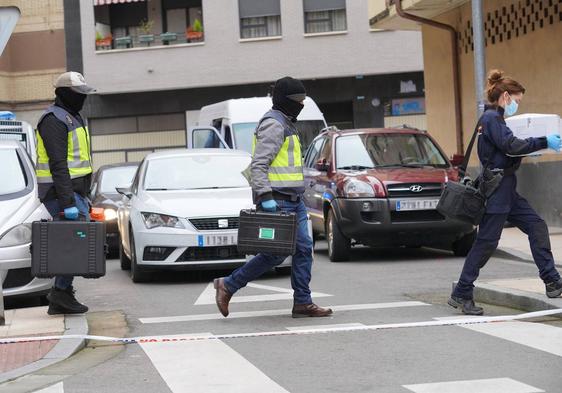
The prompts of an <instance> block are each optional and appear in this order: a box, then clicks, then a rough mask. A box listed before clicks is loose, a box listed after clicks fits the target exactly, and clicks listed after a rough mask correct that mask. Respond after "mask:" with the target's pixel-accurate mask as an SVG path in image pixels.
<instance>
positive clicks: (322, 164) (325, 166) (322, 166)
mask: <svg viewBox="0 0 562 393" xmlns="http://www.w3.org/2000/svg"><path fill="white" fill-rule="evenodd" d="M314 168H316V170H317V171H320V172H328V170H329V169H330V164H329V163H328V162H326V159H325V158H322V159H320V160H318V162H316V165H314Z"/></svg>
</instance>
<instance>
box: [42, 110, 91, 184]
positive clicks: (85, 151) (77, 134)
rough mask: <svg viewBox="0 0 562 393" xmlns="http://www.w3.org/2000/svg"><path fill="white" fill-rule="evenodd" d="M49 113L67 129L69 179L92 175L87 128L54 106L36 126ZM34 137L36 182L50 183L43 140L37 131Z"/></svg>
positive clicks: (50, 175) (47, 158) (50, 176)
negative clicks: (35, 139) (35, 143)
mask: <svg viewBox="0 0 562 393" xmlns="http://www.w3.org/2000/svg"><path fill="white" fill-rule="evenodd" d="M51 113H52V114H53V115H55V117H56V118H57V119H58V120H59V121H61V122H62V123H64V124H65V125H66V128H67V129H68V153H67V162H68V172H69V173H70V178H71V179H75V178H78V177H83V176H86V175H89V174H90V173H92V158H91V154H90V133H89V131H88V127H86V126H85V125H84V126H83V125H82V122H80V121H78V119H76V118H75V117H74V116H72V115H71V114H70V113H69V112H68V111H66V110H65V109H63V108H61V107H59V106H56V105H52V106H50V107H49V108H48V109H47V110H46V111H45V113H44V114H43V115H42V116H41V118H40V119H39V122H38V123H37V124H40V123H41V120H43V118H44V117H45V116H47V115H48V114H51ZM35 135H36V136H37V164H36V167H35V172H36V174H37V182H38V183H52V182H53V177H52V174H51V169H50V168H49V156H48V154H47V150H46V149H45V145H44V144H43V139H42V138H41V135H40V134H39V131H38V130H35Z"/></svg>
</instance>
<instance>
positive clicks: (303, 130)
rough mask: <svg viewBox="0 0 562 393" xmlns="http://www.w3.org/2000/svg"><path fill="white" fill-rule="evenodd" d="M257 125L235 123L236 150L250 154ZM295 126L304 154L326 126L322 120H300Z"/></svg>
mask: <svg viewBox="0 0 562 393" xmlns="http://www.w3.org/2000/svg"><path fill="white" fill-rule="evenodd" d="M257 126H258V123H257V122H256V123H237V124H234V125H233V126H232V128H233V130H234V141H235V142H236V149H238V150H244V151H247V152H248V153H250V154H251V153H252V140H253V138H254V132H255V131H256V127H257ZM295 126H296V127H297V130H298V131H299V139H300V142H301V149H302V151H303V152H304V151H305V150H306V149H307V147H308V145H309V144H310V142H312V140H313V139H314V138H316V136H317V135H318V134H319V133H320V130H322V129H323V128H324V127H326V125H325V124H324V122H323V121H322V120H302V121H297V122H296V124H295Z"/></svg>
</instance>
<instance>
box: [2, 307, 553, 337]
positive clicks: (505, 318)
mask: <svg viewBox="0 0 562 393" xmlns="http://www.w3.org/2000/svg"><path fill="white" fill-rule="evenodd" d="M557 314H562V308H558V309H553V310H544V311H534V312H529V313H524V314H518V315H499V316H494V317H472V318H456V319H446V320H434V321H423V322H403V323H390V324H383V325H366V326H344V327H326V328H325V329H322V328H318V329H316V328H315V329H300V330H280V331H271V332H255V333H232V334H216V335H212V334H211V335H209V334H185V335H168V336H145V337H107V336H92V335H75V334H70V335H68V334H67V335H59V336H36V337H12V338H3V339H0V345H1V344H15V343H25V342H34V341H46V340H71V339H81V340H96V341H107V342H114V343H121V344H134V343H139V344H144V343H163V342H179V341H201V340H226V339H233V338H257V337H271V336H300V335H308V334H326V333H339V332H353V331H370V330H385V329H403V328H415V327H435V326H455V325H473V324H480V323H492V322H509V321H517V320H522V319H531V318H539V317H546V316H551V315H557Z"/></svg>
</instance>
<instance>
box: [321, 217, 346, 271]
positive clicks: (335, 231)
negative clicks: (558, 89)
mask: <svg viewBox="0 0 562 393" xmlns="http://www.w3.org/2000/svg"><path fill="white" fill-rule="evenodd" d="M326 239H327V240H328V257H329V258H330V261H332V262H343V261H348V260H349V254H350V252H351V240H350V239H348V238H347V237H345V235H344V234H343V233H342V232H341V230H340V227H339V226H338V223H337V221H336V216H335V214H334V211H333V210H331V209H330V210H329V211H328V221H327V223H326Z"/></svg>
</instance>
